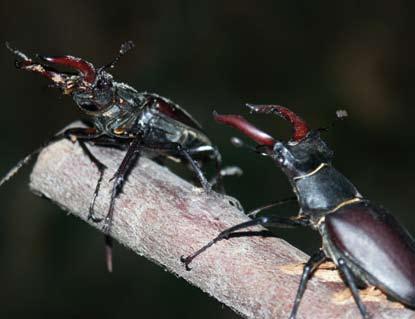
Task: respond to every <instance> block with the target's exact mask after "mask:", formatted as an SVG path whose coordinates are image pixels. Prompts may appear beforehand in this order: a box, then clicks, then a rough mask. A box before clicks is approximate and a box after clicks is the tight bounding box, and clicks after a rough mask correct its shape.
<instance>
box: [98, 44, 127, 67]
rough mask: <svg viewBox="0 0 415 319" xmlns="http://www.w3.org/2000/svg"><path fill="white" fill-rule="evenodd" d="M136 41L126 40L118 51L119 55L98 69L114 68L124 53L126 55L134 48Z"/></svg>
mask: <svg viewBox="0 0 415 319" xmlns="http://www.w3.org/2000/svg"><path fill="white" fill-rule="evenodd" d="M134 46H135V45H134V42H133V41H131V40H130V41H127V42H124V43H123V44H121V47H120V50H119V51H118V54H117V56H116V57H115V58H114V60H112V61H111V62H110V63H108V64H106V65H104V66H102V67H100V68H99V70H98V71H102V70H105V69H113V68H114V66H115V65H116V64H117V63H118V61H119V60H120V59H121V57H122V56H123V55H125V54H126V53H127V52H128V51H130V50H131V49H133V48H134Z"/></svg>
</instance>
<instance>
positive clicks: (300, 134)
mask: <svg viewBox="0 0 415 319" xmlns="http://www.w3.org/2000/svg"><path fill="white" fill-rule="evenodd" d="M246 106H247V107H248V108H249V109H250V110H251V112H255V113H265V114H270V113H273V114H276V115H278V116H280V117H282V118H283V119H285V120H287V121H288V122H290V123H291V125H292V126H293V129H294V133H293V136H292V140H293V141H296V142H297V141H299V140H301V139H303V138H304V137H305V136H306V135H307V134H308V132H310V129H309V128H308V125H307V123H306V122H305V121H304V120H303V119H302V118H301V117H299V116H298V115H297V114H295V113H294V112H293V111H291V110H290V109H287V108H286V107H283V106H280V105H253V104H246Z"/></svg>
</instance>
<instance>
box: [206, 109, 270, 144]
mask: <svg viewBox="0 0 415 319" xmlns="http://www.w3.org/2000/svg"><path fill="white" fill-rule="evenodd" d="M213 117H214V118H215V120H216V121H217V122H219V123H222V124H226V125H229V126H232V127H234V128H236V129H238V130H239V131H241V132H242V133H243V134H245V135H246V136H248V137H249V138H251V139H252V140H254V141H255V142H257V143H258V144H261V145H266V146H269V147H272V146H273V145H274V144H275V139H274V138H273V137H272V136H270V135H268V134H267V133H265V132H263V131H261V130H259V129H258V128H257V127H255V126H254V125H252V124H251V123H249V122H248V121H247V120H245V118H243V117H242V116H240V115H220V114H218V113H216V112H213Z"/></svg>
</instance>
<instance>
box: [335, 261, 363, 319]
mask: <svg viewBox="0 0 415 319" xmlns="http://www.w3.org/2000/svg"><path fill="white" fill-rule="evenodd" d="M337 266H339V269H340V271H341V272H342V273H343V275H344V279H345V281H346V284H347V285H348V286H349V288H350V291H351V292H352V295H353V298H354V301H355V302H356V304H357V307H358V308H359V311H360V313H361V314H362V317H363V318H370V317H369V314H368V313H367V311H366V307H365V305H364V304H363V302H362V299H360V295H359V289H358V288H357V285H356V281H355V278H354V276H353V273H352V271H351V270H350V268H349V266H347V265H346V262H345V261H344V259H343V258H339V259H338V261H337Z"/></svg>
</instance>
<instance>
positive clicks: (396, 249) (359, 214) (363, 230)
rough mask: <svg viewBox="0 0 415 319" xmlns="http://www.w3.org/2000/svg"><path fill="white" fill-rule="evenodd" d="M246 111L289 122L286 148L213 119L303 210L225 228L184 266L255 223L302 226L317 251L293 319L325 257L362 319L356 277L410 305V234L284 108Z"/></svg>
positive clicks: (238, 123) (414, 255)
mask: <svg viewBox="0 0 415 319" xmlns="http://www.w3.org/2000/svg"><path fill="white" fill-rule="evenodd" d="M248 107H249V108H250V109H251V111H252V112H257V113H273V114H277V115H279V116H281V117H283V118H285V119H286V120H288V121H289V122H290V123H291V124H292V126H293V128H294V134H293V138H292V139H291V140H290V141H288V142H281V141H277V140H275V139H274V138H272V137H271V136H270V135H268V134H266V133H264V132H262V131H260V130H259V129H257V128H256V127H254V126H253V125H252V124H250V123H249V122H247V121H246V120H245V119H244V118H243V117H241V116H237V115H218V114H215V115H214V116H215V118H216V120H217V121H218V122H220V123H224V124H227V125H230V126H233V127H235V128H237V129H238V130H240V131H241V132H243V133H244V134H245V135H247V136H249V137H250V138H252V139H253V140H254V141H256V142H257V143H258V144H260V145H259V146H258V147H257V151H258V152H260V153H262V154H263V155H266V156H269V157H271V158H272V159H273V160H274V161H275V163H277V165H278V166H279V167H280V168H281V169H282V170H283V172H284V173H285V174H286V176H287V177H288V179H289V181H290V183H291V185H292V187H293V191H294V193H295V195H296V199H297V201H298V203H299V206H300V211H299V214H298V216H295V217H291V218H281V217H276V216H275V215H264V216H261V217H254V218H253V219H252V220H251V221H248V222H245V223H242V224H239V225H236V226H233V227H231V228H229V229H227V230H224V231H223V232H221V233H220V234H219V235H218V236H217V237H216V238H215V239H213V240H212V241H211V242H209V243H208V244H207V245H205V246H204V247H202V248H201V249H199V250H198V251H196V252H195V253H194V254H192V255H190V256H188V257H186V258H183V257H182V261H183V262H184V263H185V264H186V267H187V268H188V265H189V263H190V262H191V261H192V260H193V259H194V258H195V257H196V256H197V255H199V254H200V253H201V252H203V251H204V250H206V249H207V248H208V247H210V246H211V245H213V244H214V243H216V242H217V241H219V240H221V239H225V238H228V237H229V235H230V234H231V233H233V232H235V231H238V230H240V229H243V228H246V227H250V226H254V225H263V226H265V227H269V226H274V227H278V226H282V225H284V226H307V227H311V228H313V229H314V230H317V231H319V233H320V235H321V237H322V249H321V250H320V251H319V252H317V253H315V254H314V255H313V256H312V257H311V258H310V260H309V261H308V262H307V263H306V265H305V266H304V270H303V275H302V279H301V282H300V286H299V288H298V291H297V296H296V299H295V302H294V305H293V308H292V312H291V316H290V318H291V319H293V318H295V317H296V314H297V310H298V307H299V304H300V301H301V298H302V296H303V293H304V291H305V288H306V284H307V281H308V280H309V279H310V277H311V275H312V273H313V271H314V270H315V269H316V268H317V267H318V266H319V265H320V264H321V263H322V262H323V261H325V260H326V259H331V260H332V261H333V262H334V263H335V264H336V265H337V266H338V268H339V270H340V271H341V273H342V274H343V279H344V280H345V282H346V283H347V284H348V285H349V287H350V289H351V292H352V295H353V297H354V299H355V301H356V303H357V305H358V308H359V311H360V312H361V314H362V316H363V317H364V318H366V317H368V314H367V311H366V308H365V306H364V305H363V303H362V301H361V299H360V296H359V291H358V289H357V283H356V279H359V280H360V282H363V283H364V284H369V285H373V286H376V287H378V288H379V289H381V290H382V291H383V292H385V293H386V294H387V295H389V296H391V297H393V298H395V299H397V300H398V301H400V302H401V303H403V304H405V305H407V306H410V307H415V243H414V240H413V239H412V237H411V236H410V235H409V234H408V232H407V231H406V230H405V229H404V228H403V227H402V226H401V225H400V224H399V223H398V222H397V221H396V219H395V218H394V217H393V216H392V215H390V214H389V213H388V212H386V210H384V209H382V208H380V207H378V206H376V205H374V204H372V203H371V202H370V201H369V200H367V199H365V198H364V197H363V196H362V195H361V194H360V193H359V192H358V191H357V189H356V187H355V186H354V185H353V184H352V183H351V182H350V181H349V180H348V179H347V178H346V177H344V176H343V175H342V174H341V173H340V172H338V171H337V170H336V169H335V168H334V167H333V166H332V165H331V160H332V158H333V152H332V151H331V150H330V149H329V148H328V147H327V145H326V143H325V142H324V141H323V140H322V139H321V137H320V133H319V131H318V130H310V129H309V128H308V126H307V124H306V123H305V122H304V121H303V120H302V119H301V118H300V117H298V116H297V115H296V114H295V113H293V112H292V111H290V110H289V109H287V108H284V107H281V106H277V105H258V106H254V105H248ZM241 143H242V142H240V141H239V142H238V144H240V145H241ZM276 204H278V202H277V203H276ZM276 204H275V205H276ZM275 205H267V206H264V208H270V207H272V206H275ZM261 210H262V209H261V208H260V209H256V210H255V211H254V212H253V213H251V214H249V215H251V216H252V215H254V214H255V215H256V214H257V213H258V212H259V211H261ZM188 269H189V268H188Z"/></svg>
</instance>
